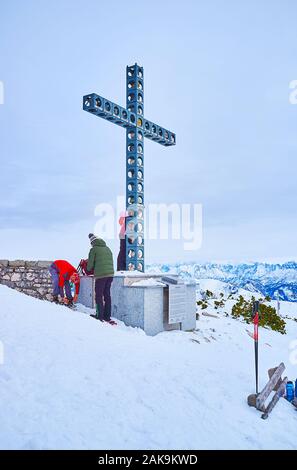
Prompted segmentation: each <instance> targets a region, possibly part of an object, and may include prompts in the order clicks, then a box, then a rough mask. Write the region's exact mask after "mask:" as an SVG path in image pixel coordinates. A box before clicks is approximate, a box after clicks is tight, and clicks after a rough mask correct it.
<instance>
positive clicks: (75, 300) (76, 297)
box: [73, 294, 78, 303]
mask: <svg viewBox="0 0 297 470" xmlns="http://www.w3.org/2000/svg"><path fill="white" fill-rule="evenodd" d="M77 299H78V295H77V294H75V296H74V297H73V302H74V303H76V302H77Z"/></svg>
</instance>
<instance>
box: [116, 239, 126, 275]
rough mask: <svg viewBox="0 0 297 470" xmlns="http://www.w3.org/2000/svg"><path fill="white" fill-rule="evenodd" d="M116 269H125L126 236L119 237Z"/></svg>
mask: <svg viewBox="0 0 297 470" xmlns="http://www.w3.org/2000/svg"><path fill="white" fill-rule="evenodd" d="M117 270H118V271H126V238H121V239H120V251H119V254H118V259H117Z"/></svg>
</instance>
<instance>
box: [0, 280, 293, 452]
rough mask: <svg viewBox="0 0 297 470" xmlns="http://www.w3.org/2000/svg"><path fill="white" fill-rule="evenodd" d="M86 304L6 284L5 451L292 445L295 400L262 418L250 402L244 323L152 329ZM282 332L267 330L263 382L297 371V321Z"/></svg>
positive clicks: (1, 314) (2, 308)
mask: <svg viewBox="0 0 297 470" xmlns="http://www.w3.org/2000/svg"><path fill="white" fill-rule="evenodd" d="M282 305H283V303H282ZM295 307H297V306H296V304H292V303H291V304H290V309H291V313H292V312H293V311H292V309H293V308H295ZM80 310H81V311H71V310H69V309H67V308H66V307H61V306H57V305H54V304H51V303H47V302H43V301H40V300H36V299H34V298H31V297H27V296H24V295H22V294H20V293H18V292H16V291H14V290H10V289H8V288H7V287H4V286H0V325H1V326H0V340H1V342H2V345H3V348H4V363H3V364H0V401H1V407H0V422H1V426H0V448H1V449H75V448H79V449H106V448H107V449H116V448H119V449H139V448H140V449H171V448H178V449H275V448H277V449H296V447H297V445H296V427H297V412H296V410H295V409H294V408H293V406H292V405H290V404H289V403H288V402H286V401H285V400H284V399H281V401H280V403H279V404H278V405H277V407H276V408H275V410H274V411H273V413H272V415H271V416H270V417H269V419H268V420H266V421H263V420H261V418H260V413H259V412H258V411H256V410H255V409H252V408H249V407H248V406H247V404H246V397H247V395H248V394H250V393H253V392H254V366H253V341H252V339H251V338H250V336H249V335H248V334H247V331H246V329H247V325H246V324H244V323H241V322H239V321H235V320H232V319H230V318H227V317H225V316H223V315H221V316H219V318H213V317H207V316H203V315H201V317H200V318H201V319H200V320H199V321H198V322H197V329H196V331H194V332H189V333H185V332H180V331H175V332H168V333H161V334H159V335H157V336H156V337H148V336H146V335H145V334H144V333H143V331H141V330H138V329H132V328H127V327H125V326H124V325H123V324H120V325H119V326H118V327H111V326H109V325H107V324H101V323H99V322H97V321H96V320H94V319H92V318H90V317H89V316H88V315H87V313H89V312H87V310H86V309H85V308H82V307H81V309H80ZM295 310H297V308H295ZM295 313H296V316H297V311H296V312H295ZM287 331H288V334H287V335H281V334H279V333H274V332H272V331H269V330H264V329H263V330H262V329H261V332H260V377H261V385H264V383H265V381H266V375H267V369H268V368H269V367H271V366H275V365H276V364H278V363H280V362H281V361H284V362H285V364H286V365H287V375H288V376H289V378H291V379H293V378H295V377H296V375H297V374H296V365H294V364H292V363H291V362H290V360H289V356H290V354H292V351H291V350H290V344H291V341H292V340H294V339H296V323H295V322H294V321H288V322H287ZM291 359H292V358H291Z"/></svg>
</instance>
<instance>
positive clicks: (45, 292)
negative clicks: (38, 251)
mask: <svg viewBox="0 0 297 470" xmlns="http://www.w3.org/2000/svg"><path fill="white" fill-rule="evenodd" d="M51 263H52V261H23V260H16V261H8V260H0V284H4V285H6V286H8V287H11V288H12V289H16V290H17V291H19V292H23V293H24V294H27V295H31V296H33V297H37V298H38V299H46V300H52V283H51V277H50V274H49V272H48V268H49V266H50V264H51Z"/></svg>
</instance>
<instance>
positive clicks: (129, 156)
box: [83, 64, 176, 272]
mask: <svg viewBox="0 0 297 470" xmlns="http://www.w3.org/2000/svg"><path fill="white" fill-rule="evenodd" d="M126 81H127V84H126V88H127V100H126V108H124V107H122V106H119V105H117V104H115V103H113V102H112V101H110V100H108V99H106V98H103V97H102V96H99V95H97V94H96V93H91V94H89V95H86V96H84V97H83V109H84V110H85V111H88V112H89V113H92V114H94V115H95V116H99V117H101V118H103V119H106V120H107V121H110V122H113V123H114V124H117V125H118V126H121V127H123V128H124V129H126V208H127V212H128V217H127V220H126V270H129V271H134V270H137V271H142V272H144V267H145V265H144V220H143V219H144V137H146V138H148V139H151V140H153V141H154V142H157V143H158V144H160V145H164V146H165V147H169V146H172V145H175V144H176V135H175V133H173V132H171V131H169V130H167V129H165V128H164V127H162V126H160V125H158V124H155V123H154V122H152V121H149V120H148V119H146V118H145V117H144V76H143V67H140V66H139V65H137V64H135V65H132V66H128V67H127V73H126Z"/></svg>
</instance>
